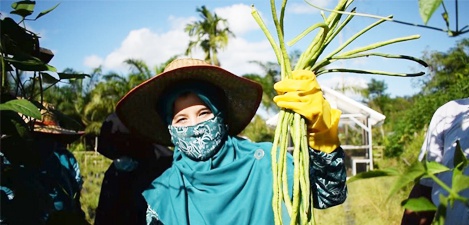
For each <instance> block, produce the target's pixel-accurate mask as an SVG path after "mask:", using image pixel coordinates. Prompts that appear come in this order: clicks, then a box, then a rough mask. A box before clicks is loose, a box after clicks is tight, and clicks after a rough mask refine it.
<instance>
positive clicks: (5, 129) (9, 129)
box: [1, 110, 29, 138]
mask: <svg viewBox="0 0 469 225" xmlns="http://www.w3.org/2000/svg"><path fill="white" fill-rule="evenodd" d="M1 114H2V116H1V124H2V134H4V135H7V136H10V137H13V136H17V137H21V138H25V137H28V136H29V128H28V125H27V124H26V122H25V121H24V120H23V118H21V116H20V115H19V114H18V113H17V112H14V111H10V110H8V111H3V112H1Z"/></svg>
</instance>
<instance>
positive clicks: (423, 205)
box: [401, 197, 437, 212]
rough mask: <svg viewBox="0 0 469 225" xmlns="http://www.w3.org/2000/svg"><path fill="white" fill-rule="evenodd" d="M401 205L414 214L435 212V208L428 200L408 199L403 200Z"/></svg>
mask: <svg viewBox="0 0 469 225" xmlns="http://www.w3.org/2000/svg"><path fill="white" fill-rule="evenodd" d="M401 205H402V206H403V207H404V208H406V209H409V210H412V211H415V212H422V211H436V210H437V208H436V206H435V205H434V204H433V202H431V201H430V200H429V199H428V198H425V197H419V198H410V199H406V200H404V201H403V202H402V203H401Z"/></svg>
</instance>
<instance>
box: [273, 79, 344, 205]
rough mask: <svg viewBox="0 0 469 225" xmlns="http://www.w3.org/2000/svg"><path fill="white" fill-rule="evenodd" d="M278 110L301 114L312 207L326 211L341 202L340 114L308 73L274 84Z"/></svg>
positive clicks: (341, 153)
mask: <svg viewBox="0 0 469 225" xmlns="http://www.w3.org/2000/svg"><path fill="white" fill-rule="evenodd" d="M274 88H275V90H276V91H277V93H278V94H279V95H278V96H275V97H274V101H275V103H276V104H277V105H278V106H279V107H280V108H287V109H290V110H293V111H294V112H296V113H298V114H300V115H302V116H303V117H304V118H305V119H306V121H307V135H308V145H309V149H310V151H309V152H310V171H309V172H310V182H311V191H312V193H313V195H314V207H315V208H328V207H332V206H335V205H338V204H341V203H343V202H344V201H345V199H346V197H347V186H346V180H347V174H346V169H345V164H344V151H343V149H342V148H341V147H340V141H339V135H338V127H339V120H340V115H341V113H342V112H341V111H340V110H338V109H333V108H331V106H330V104H329V102H328V101H327V100H326V99H325V98H324V96H323V93H322V91H321V87H320V86H319V83H318V82H317V80H316V76H315V75H314V74H313V73H312V72H310V71H304V70H299V71H293V72H292V79H284V80H282V81H279V82H277V83H276V84H275V85H274Z"/></svg>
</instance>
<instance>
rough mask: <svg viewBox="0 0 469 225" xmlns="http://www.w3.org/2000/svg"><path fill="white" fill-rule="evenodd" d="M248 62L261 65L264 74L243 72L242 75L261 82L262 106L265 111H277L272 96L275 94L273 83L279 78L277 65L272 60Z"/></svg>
mask: <svg viewBox="0 0 469 225" xmlns="http://www.w3.org/2000/svg"><path fill="white" fill-rule="evenodd" d="M250 63H255V64H257V65H259V66H260V67H262V69H263V70H264V74H263V75H259V74H244V75H242V76H243V77H245V78H248V79H250V80H253V81H256V82H257V83H259V84H261V86H262V90H263V93H262V106H263V107H264V108H265V109H266V111H267V112H269V111H274V112H277V111H278V110H279V108H278V107H277V105H276V104H275V103H274V101H273V98H274V97H275V96H276V95H277V92H276V91H275V89H274V84H275V83H276V82H278V81H279V80H280V67H279V65H278V64H277V63H274V62H266V63H263V62H260V61H250Z"/></svg>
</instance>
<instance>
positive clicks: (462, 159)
mask: <svg viewBox="0 0 469 225" xmlns="http://www.w3.org/2000/svg"><path fill="white" fill-rule="evenodd" d="M467 161H468V160H467V158H466V156H465V155H464V152H463V151H462V149H461V144H460V143H459V140H457V141H456V149H455V151H454V157H453V165H454V166H455V169H458V170H463V168H465V167H467V165H468V162H467Z"/></svg>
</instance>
